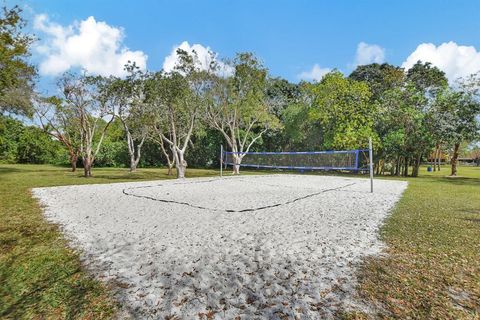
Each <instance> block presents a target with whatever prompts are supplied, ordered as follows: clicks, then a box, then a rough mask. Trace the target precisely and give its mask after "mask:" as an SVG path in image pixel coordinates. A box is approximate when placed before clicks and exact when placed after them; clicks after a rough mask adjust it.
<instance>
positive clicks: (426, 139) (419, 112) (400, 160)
mask: <svg viewBox="0 0 480 320" xmlns="http://www.w3.org/2000/svg"><path fill="white" fill-rule="evenodd" d="M377 110H378V113H377V119H376V122H377V125H376V128H377V132H379V133H381V134H380V141H381V145H382V148H383V152H384V153H383V157H386V158H387V159H388V160H390V161H391V162H393V163H394V166H395V168H394V170H393V171H394V174H396V175H400V174H403V175H404V176H407V175H408V171H409V166H410V165H412V166H413V171H412V176H417V175H418V172H419V168H420V163H421V159H422V156H423V155H425V153H426V152H430V150H431V147H432V143H433V142H432V141H433V139H432V135H431V123H432V122H431V117H430V114H429V113H428V104H427V99H426V97H425V95H424V92H423V91H421V90H418V88H417V87H415V86H414V85H413V84H411V83H406V84H405V85H404V86H403V87H399V88H395V89H392V90H388V91H386V92H385V93H384V94H383V95H382V97H381V99H380V100H379V101H378V109H377Z"/></svg>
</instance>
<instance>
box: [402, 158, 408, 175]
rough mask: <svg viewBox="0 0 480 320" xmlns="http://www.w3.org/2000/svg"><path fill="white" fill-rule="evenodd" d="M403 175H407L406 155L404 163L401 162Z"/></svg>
mask: <svg viewBox="0 0 480 320" xmlns="http://www.w3.org/2000/svg"><path fill="white" fill-rule="evenodd" d="M403 176H404V177H408V157H405V163H404V164H403Z"/></svg>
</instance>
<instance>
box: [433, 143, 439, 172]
mask: <svg viewBox="0 0 480 320" xmlns="http://www.w3.org/2000/svg"><path fill="white" fill-rule="evenodd" d="M437 154H438V143H437V144H436V145H435V151H433V171H434V172H435V171H437Z"/></svg>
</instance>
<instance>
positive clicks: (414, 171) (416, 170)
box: [412, 154, 422, 177]
mask: <svg viewBox="0 0 480 320" xmlns="http://www.w3.org/2000/svg"><path fill="white" fill-rule="evenodd" d="M421 159H422V155H421V154H419V155H417V158H416V159H415V162H414V164H413V169H412V177H418V173H419V171H420V161H421Z"/></svg>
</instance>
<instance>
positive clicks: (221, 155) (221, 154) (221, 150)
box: [220, 144, 223, 178]
mask: <svg viewBox="0 0 480 320" xmlns="http://www.w3.org/2000/svg"><path fill="white" fill-rule="evenodd" d="M221 177H223V144H221V145H220V178H221Z"/></svg>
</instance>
